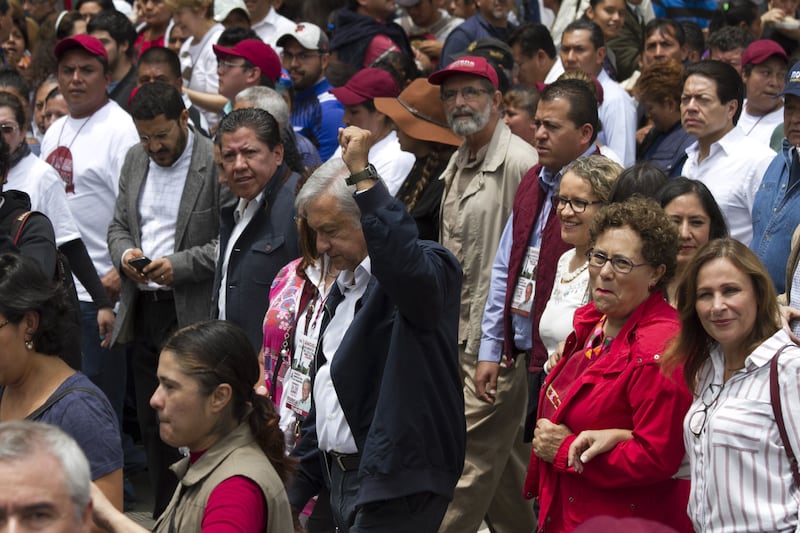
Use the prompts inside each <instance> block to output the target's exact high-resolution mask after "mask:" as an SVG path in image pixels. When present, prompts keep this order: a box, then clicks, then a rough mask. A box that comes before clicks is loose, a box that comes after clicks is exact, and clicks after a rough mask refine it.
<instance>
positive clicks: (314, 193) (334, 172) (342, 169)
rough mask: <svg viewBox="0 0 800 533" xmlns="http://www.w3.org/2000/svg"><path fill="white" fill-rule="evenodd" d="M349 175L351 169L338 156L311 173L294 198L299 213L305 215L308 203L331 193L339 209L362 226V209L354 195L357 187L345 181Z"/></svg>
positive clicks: (357, 224)
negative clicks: (359, 207)
mask: <svg viewBox="0 0 800 533" xmlns="http://www.w3.org/2000/svg"><path fill="white" fill-rule="evenodd" d="M349 175H350V171H349V170H348V169H347V165H345V164H344V161H342V159H340V158H338V157H337V158H333V159H329V160H328V161H327V162H325V163H324V164H323V165H322V166H321V167H319V168H318V169H317V170H315V171H314V173H313V174H311V177H309V178H308V180H307V181H306V182H305V184H304V185H303V188H302V189H300V192H298V193H297V198H295V200H294V206H295V208H296V209H297V213H298V214H299V215H300V216H302V217H305V216H306V208H307V206H308V204H310V203H311V202H314V201H315V200H317V199H318V198H319V197H320V196H323V195H325V194H330V195H331V196H333V197H334V198H336V203H337V204H338V205H339V209H340V210H341V211H342V212H344V213H346V214H347V215H349V216H350V217H351V218H352V219H353V223H354V224H355V225H356V226H357V227H361V211H360V210H359V209H358V204H357V203H356V200H355V198H354V197H353V194H354V193H355V191H356V187H355V185H347V183H345V181H344V180H345V179H346V178H347V177H348V176H349Z"/></svg>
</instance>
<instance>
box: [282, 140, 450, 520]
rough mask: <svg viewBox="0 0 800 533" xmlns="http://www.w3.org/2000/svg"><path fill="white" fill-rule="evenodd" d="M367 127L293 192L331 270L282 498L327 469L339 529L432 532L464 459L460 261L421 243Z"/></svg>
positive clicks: (310, 487)
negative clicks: (392, 191) (373, 153)
mask: <svg viewBox="0 0 800 533" xmlns="http://www.w3.org/2000/svg"><path fill="white" fill-rule="evenodd" d="M369 135H370V133H369V132H368V131H366V130H362V129H359V128H356V127H353V126H351V127H349V128H347V129H346V130H344V131H343V132H342V133H341V134H340V142H341V144H342V147H343V151H342V154H343V157H344V162H342V161H341V160H340V159H338V158H336V159H332V160H330V161H328V162H327V163H326V164H324V165H323V166H322V167H320V168H319V169H318V170H317V171H316V172H315V173H314V175H313V176H311V178H309V181H308V182H307V183H306V184H305V185H304V186H303V189H302V190H301V191H300V193H299V194H298V198H297V206H298V213H299V214H300V216H302V217H304V218H305V220H306V222H307V224H308V226H309V228H311V229H313V230H314V231H315V233H316V246H317V251H318V252H319V253H325V254H327V255H328V256H329V257H330V260H331V263H332V264H333V266H334V267H336V268H338V269H339V270H340V271H341V272H340V274H339V277H338V278H337V281H336V284H335V285H334V286H333V287H332V288H331V291H330V293H329V295H328V297H327V300H326V302H325V309H324V315H323V331H322V333H321V335H320V339H319V341H318V343H317V352H316V355H315V358H314V361H313V363H312V374H313V378H314V385H313V389H314V393H313V396H312V408H311V411H310V413H309V416H308V417H307V419H306V422H305V424H304V427H303V434H302V437H301V439H300V442H299V444H298V446H297V447H296V448H295V451H294V453H295V454H296V455H298V456H300V457H301V463H300V470H299V472H298V474H297V477H296V479H295V481H294V483H293V484H292V485H290V487H289V501H290V503H291V504H292V506H293V508H294V509H295V512H296V513H297V512H299V510H300V509H302V508H303V507H304V506H305V504H306V502H307V501H308V499H309V498H310V497H311V496H313V495H314V494H316V493H317V492H318V491H319V489H320V488H321V487H322V484H323V482H324V481H325V478H326V477H327V482H328V485H329V486H330V488H331V489H330V490H331V508H332V511H333V516H334V518H335V520H336V525H337V526H338V529H337V530H338V531H341V532H343V533H346V532H347V531H350V530H351V528H352V529H353V530H355V529H357V530H358V531H366V530H369V531H393V532H395V533H402V532H409V533H410V532H414V533H426V532H430V533H434V532H436V531H437V530H438V528H439V524H440V523H441V521H442V517H443V516H444V513H445V511H446V509H447V505H448V502H449V501H450V499H451V498H452V497H453V490H454V488H455V485H456V482H457V481H458V478H459V477H460V475H461V469H462V467H463V464H464V448H465V439H466V427H465V426H466V423H465V420H464V398H463V393H462V387H463V385H462V383H461V379H460V376H459V366H458V350H457V331H458V315H459V302H460V294H461V266H460V265H459V263H458V261H457V260H456V258H455V257H454V256H453V255H452V254H451V253H450V252H449V251H447V249H446V248H444V247H443V246H441V245H440V244H438V243H434V242H432V241H422V240H419V238H418V232H417V227H416V223H415V222H414V220H413V219H412V218H411V216H410V215H409V214H408V212H407V211H406V210H405V207H403V205H402V204H401V203H400V202H399V201H397V200H396V199H394V198H393V197H391V196H390V195H389V192H388V190H387V188H386V186H385V185H384V183H383V182H382V181H381V180H380V179H379V178H378V176H377V173H376V172H375V168H374V167H373V166H372V165H368V164H367V163H368V162H367V153H368V147H369V142H368V140H369ZM362 169H363V170H362ZM348 176H349V178H348ZM346 179H347V183H349V184H351V185H352V184H355V195H353V190H352V189H353V188H352V187H350V188H348V187H347V185H346V184H345V180H346Z"/></svg>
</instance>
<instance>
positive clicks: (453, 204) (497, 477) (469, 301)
mask: <svg viewBox="0 0 800 533" xmlns="http://www.w3.org/2000/svg"><path fill="white" fill-rule="evenodd" d="M428 81H430V82H431V83H432V84H434V85H441V99H442V103H443V104H444V110H445V113H446V114H447V122H448V123H449V125H450V128H451V129H452V130H453V132H455V133H456V135H459V136H462V137H465V139H464V142H463V143H462V144H461V146H460V147H459V148H458V150H457V151H456V153H455V154H453V157H452V158H451V159H450V163H449V165H448V166H447V168H446V169H445V171H444V173H443V175H442V177H443V179H444V183H445V186H444V187H445V189H444V194H443V197H442V211H441V229H440V231H441V235H440V239H441V243H442V244H443V245H444V246H445V247H446V248H447V249H449V250H450V251H451V252H452V253H453V255H455V256H456V258H458V260H459V261H460V263H461V267H462V268H463V270H464V280H463V283H462V286H461V311H460V316H459V324H458V350H459V364H460V367H461V373H462V378H463V380H464V396H465V406H466V407H465V412H466V417H467V454H466V460H465V462H464V472H463V474H462V477H461V480H460V481H459V483H458V487H457V488H456V494H455V496H454V499H453V501H452V502H451V503H450V506H449V507H448V509H447V514H446V515H445V518H444V521H443V522H442V526H441V528H440V530H439V531H440V532H450V531H452V532H459V533H460V532H463V531H476V530H477V529H478V527H479V526H480V523H481V520H483V519H484V517H486V518H487V519H488V520H489V521H490V522H491V524H492V526H493V527H494V528H495V530H496V531H514V530H518V531H532V530H533V528H534V526H535V524H534V522H533V514H532V513H531V512H530V509H529V508H528V507H529V506H528V504H527V503H526V502H525V501H524V500H523V499H522V498H520V494H521V493H522V492H521V490H522V487H521V484H519V486H515V485H514V483H505V482H504V480H505V479H506V478H507V474H508V473H507V472H506V469H505V467H506V463H507V460H506V459H507V458H502V461H499V462H498V464H494V463H493V462H492V460H491V458H487V457H481V455H482V452H481V450H482V448H483V447H484V446H485V444H486V443H487V442H491V441H492V440H493V439H496V438H497V435H496V433H495V432H494V430H492V429H490V431H486V428H487V427H489V428H491V427H493V426H492V425H487V424H485V423H484V422H485V421H486V419H487V418H489V417H497V418H496V419H497V420H510V418H508V417H512V418H513V419H515V420H516V419H520V420H521V418H522V416H523V413H522V412H521V411H518V412H516V413H511V412H508V411H509V407H510V408H512V409H514V408H516V405H514V404H508V405H506V404H505V402H504V395H503V394H498V395H497V398H496V401H495V403H494V405H492V406H488V405H487V404H484V403H483V402H481V401H480V400H478V398H477V395H476V391H475V383H474V381H473V376H475V370H476V368H477V364H478V348H479V344H480V339H481V318H482V317H483V308H484V305H485V304H486V297H487V295H488V292H489V281H490V277H491V270H492V259H493V258H494V256H495V252H496V251H497V246H498V243H499V241H500V235H501V234H502V232H503V226H504V225H505V222H506V220H507V219H508V216H509V214H510V213H511V207H512V205H513V202H514V194H515V192H516V190H517V185H519V182H520V180H521V179H522V177H523V176H524V175H525V173H526V172H527V171H528V169H530V168H531V167H532V166H534V165H535V164H536V163H537V161H538V156H537V153H536V151H535V150H534V149H533V147H532V146H531V145H529V144H528V143H526V142H525V141H523V140H522V139H520V138H519V137H517V136H516V135H513V134H512V133H511V130H509V129H508V127H507V126H506V125H505V124H504V123H503V121H502V120H500V111H499V108H500V104H501V102H502V94H501V93H500V91H498V90H497V87H498V77H497V72H496V71H495V70H494V68H493V67H492V66H491V65H490V64H489V63H488V62H487V61H486V60H485V59H483V58H481V57H475V56H466V57H462V58H460V59H457V60H456V61H454V62H452V63H450V64H449V65H448V66H447V68H445V69H444V70H440V71H439V72H435V73H434V74H432V75H431V76H430V77H429V78H428ZM520 359H521V360H522V362H521V363H520V364H521V365H523V367H524V365H525V361H524V359H525V358H524V357H523V358H520ZM512 373H513V371H512V370H511V369H504V372H501V375H500V379H499V380H498V381H499V382H498V389H501V388H502V387H503V386H504V385H505V383H504V381H505V380H506V379H507V377H508V376H509V375H511V374H512ZM523 375H524V368H523ZM509 425H511V426H514V425H515V424H513V422H509ZM487 459H488V462H487ZM527 459H528V458H527V457H525V458H524V460H525V462H526V464H527ZM495 487H496V490H495ZM487 491H488V492H491V493H492V494H491V497H487ZM497 503H500V505H499V506H498V505H496V504H497ZM493 511H496V512H493ZM521 521H527V523H525V524H523V523H522V522H521Z"/></svg>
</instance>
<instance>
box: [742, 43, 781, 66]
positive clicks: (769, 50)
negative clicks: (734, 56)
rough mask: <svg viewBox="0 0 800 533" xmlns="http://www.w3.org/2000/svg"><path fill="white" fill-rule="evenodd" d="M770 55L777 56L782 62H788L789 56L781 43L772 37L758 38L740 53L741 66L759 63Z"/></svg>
mask: <svg viewBox="0 0 800 533" xmlns="http://www.w3.org/2000/svg"><path fill="white" fill-rule="evenodd" d="M772 56H778V57H779V58H781V59H782V60H783V62H784V63H788V62H789V56H788V55H786V51H785V50H784V49H783V47H782V46H781V45H779V44H778V43H776V42H775V41H773V40H772V39H759V40H758V41H753V42H752V43H750V46H748V47H747V49H746V50H745V51H744V53H742V66H745V65H760V64H761V63H763V62H764V61H766V60H767V59H769V58H770V57H772Z"/></svg>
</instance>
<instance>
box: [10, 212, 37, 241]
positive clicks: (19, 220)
mask: <svg viewBox="0 0 800 533" xmlns="http://www.w3.org/2000/svg"><path fill="white" fill-rule="evenodd" d="M31 214H33V211H25V212H24V213H22V214H20V215H18V216H16V217H14V224H15V225H16V227H17V229H16V231H14V246H18V245H19V237H20V235H22V230H23V229H24V228H25V223H26V222H27V221H28V218H29V217H30V216H31Z"/></svg>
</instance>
